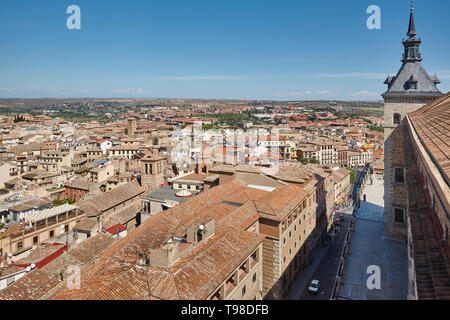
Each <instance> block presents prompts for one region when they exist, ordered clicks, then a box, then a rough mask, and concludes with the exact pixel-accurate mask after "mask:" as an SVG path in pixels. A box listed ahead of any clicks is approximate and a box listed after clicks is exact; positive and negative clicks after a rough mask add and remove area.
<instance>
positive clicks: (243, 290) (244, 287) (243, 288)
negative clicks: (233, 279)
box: [242, 286, 247, 296]
mask: <svg viewBox="0 0 450 320" xmlns="http://www.w3.org/2000/svg"><path fill="white" fill-rule="evenodd" d="M246 291H247V287H246V286H243V287H242V296H245V292H246Z"/></svg>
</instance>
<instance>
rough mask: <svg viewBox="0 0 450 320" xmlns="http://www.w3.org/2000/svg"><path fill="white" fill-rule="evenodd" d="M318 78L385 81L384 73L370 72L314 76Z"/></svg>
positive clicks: (385, 75)
mask: <svg viewBox="0 0 450 320" xmlns="http://www.w3.org/2000/svg"><path fill="white" fill-rule="evenodd" d="M315 76H316V77H318V78H327V79H337V78H353V79H382V80H384V79H386V77H387V74H386V73H370V72H353V73H320V74H316V75H315Z"/></svg>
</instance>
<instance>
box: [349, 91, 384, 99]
mask: <svg viewBox="0 0 450 320" xmlns="http://www.w3.org/2000/svg"><path fill="white" fill-rule="evenodd" d="M352 96H353V97H380V94H379V93H378V92H371V91H367V90H361V91H357V92H354V93H352Z"/></svg>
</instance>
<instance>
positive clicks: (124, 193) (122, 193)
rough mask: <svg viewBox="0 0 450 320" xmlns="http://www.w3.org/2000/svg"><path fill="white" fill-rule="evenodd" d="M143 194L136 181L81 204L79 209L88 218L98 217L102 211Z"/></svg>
mask: <svg viewBox="0 0 450 320" xmlns="http://www.w3.org/2000/svg"><path fill="white" fill-rule="evenodd" d="M143 193H144V189H143V188H142V187H141V186H140V185H139V184H138V183H137V182H136V181H133V182H129V183H127V184H124V185H121V186H119V187H117V188H115V189H114V190H112V191H109V192H105V193H102V194H100V195H98V196H96V197H94V198H92V199H89V200H87V201H85V202H83V204H81V205H80V209H81V210H85V211H86V216H88V217H93V216H98V215H100V214H102V212H103V211H105V210H108V209H109V208H112V207H114V206H116V205H118V204H120V203H122V202H124V201H127V200H129V199H131V198H133V197H136V196H138V195H140V194H143Z"/></svg>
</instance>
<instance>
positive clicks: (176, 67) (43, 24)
mask: <svg viewBox="0 0 450 320" xmlns="http://www.w3.org/2000/svg"><path fill="white" fill-rule="evenodd" d="M415 2H416V3H415V12H416V15H415V18H416V28H417V31H418V33H419V35H420V36H421V37H422V40H423V42H422V56H423V58H424V61H423V64H424V66H425V68H426V69H427V71H428V72H429V73H435V72H436V73H437V74H438V77H439V78H440V79H441V81H442V84H441V85H440V86H439V88H440V89H441V91H443V92H447V91H450V61H449V55H448V52H449V51H450V41H448V30H450V19H449V12H450V1H442V0H427V1H425V0H416V1H415ZM72 4H76V5H78V6H79V7H80V8H81V21H82V22H81V24H82V25H81V30H68V29H67V27H66V20H67V18H68V16H69V15H68V14H66V8H67V7H68V6H69V5H72ZM373 4H375V5H378V6H379V7H380V8H381V30H369V29H368V28H367V27H366V20H367V18H368V17H369V14H367V13H366V10H367V7H368V6H369V5H373ZM409 6H410V4H409V0H384V1H381V0H371V1H364V0H345V1H336V0H322V1H313V0H295V1H291V0H277V1H276V0H264V1H262V0H259V1H255V0H190V1H187V0H127V1H126V0H83V1H76V0H69V1H66V0H53V1H51V0H39V1H33V0H28V1H25V0H2V1H1V3H0V41H1V42H0V43H1V47H0V97H2V98H9V97H24V98H27V97H133V98H134V97H150V98H226V99H276V100H315V99H339V100H341V99H349V100H350V99H351V100H363V99H370V100H377V99H381V97H380V96H379V94H381V93H383V92H384V91H385V89H386V88H385V85H384V84H383V81H384V79H385V78H386V76H387V74H388V73H390V74H395V73H396V72H397V71H398V69H399V68H400V66H401V62H400V59H401V55H402V52H403V46H402V44H401V40H402V38H403V37H405V36H406V31H407V26H408V21H409Z"/></svg>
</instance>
